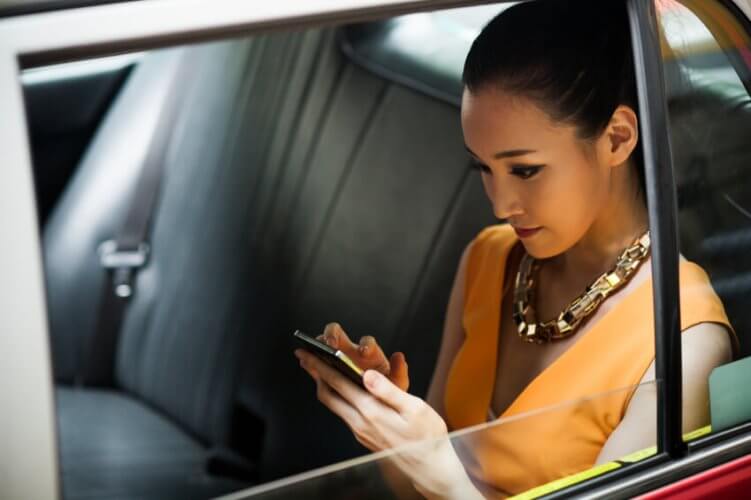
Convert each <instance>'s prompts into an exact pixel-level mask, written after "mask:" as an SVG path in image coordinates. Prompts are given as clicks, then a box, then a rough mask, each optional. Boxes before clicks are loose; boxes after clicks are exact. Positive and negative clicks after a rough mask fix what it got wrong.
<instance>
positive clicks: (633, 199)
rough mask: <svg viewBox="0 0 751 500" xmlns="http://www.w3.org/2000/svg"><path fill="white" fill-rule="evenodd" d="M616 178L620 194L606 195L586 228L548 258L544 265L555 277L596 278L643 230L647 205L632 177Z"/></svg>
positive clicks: (610, 265)
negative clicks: (583, 232) (568, 244)
mask: <svg viewBox="0 0 751 500" xmlns="http://www.w3.org/2000/svg"><path fill="white" fill-rule="evenodd" d="M624 170H625V169H624ZM619 180H621V181H622V182H621V183H614V184H621V188H620V189H619V188H618V186H617V185H616V186H614V189H613V191H614V193H621V195H620V196H611V197H610V198H609V202H608V203H607V204H606V205H605V206H604V207H602V208H601V209H600V210H599V214H598V217H597V218H596V219H595V221H594V223H593V224H592V225H591V226H590V228H589V230H588V231H587V232H586V233H585V234H584V236H583V237H582V238H581V239H580V240H579V241H578V242H577V243H576V244H575V245H574V246H573V247H571V248H570V249H568V250H567V251H566V252H564V253H562V254H560V255H557V256H555V257H552V258H550V259H548V260H549V262H547V263H546V266H549V271H553V273H554V274H555V275H557V276H558V278H559V279H560V278H563V279H565V278H566V277H567V276H570V277H572V278H574V281H578V280H577V279H576V278H577V277H578V279H582V278H586V279H594V278H596V277H597V276H599V275H600V274H602V273H603V272H606V271H608V270H609V269H610V268H611V267H612V266H613V265H614V264H615V262H616V260H617V258H618V256H619V255H620V254H621V253H622V252H623V250H624V249H625V248H626V247H628V246H629V245H631V244H632V243H633V242H634V240H635V239H636V238H638V237H639V236H641V235H642V234H643V233H644V231H646V230H647V228H648V225H649V224H648V216H647V208H646V206H645V205H644V202H643V201H642V198H641V196H640V195H639V193H638V184H635V179H634V180H632V179H619ZM629 181H631V182H629ZM624 184H625V185H624ZM624 187H626V189H623V188H624Z"/></svg>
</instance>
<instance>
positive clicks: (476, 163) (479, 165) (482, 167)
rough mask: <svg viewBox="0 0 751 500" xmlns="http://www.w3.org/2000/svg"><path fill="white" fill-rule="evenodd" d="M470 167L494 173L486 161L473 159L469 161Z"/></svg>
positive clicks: (486, 172) (484, 172)
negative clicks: (481, 161)
mask: <svg viewBox="0 0 751 500" xmlns="http://www.w3.org/2000/svg"><path fill="white" fill-rule="evenodd" d="M469 168H473V169H475V170H479V171H480V172H482V173H483V174H492V173H493V171H492V170H490V167H488V166H487V165H485V164H484V163H480V162H479V161H476V160H472V161H470V162H469Z"/></svg>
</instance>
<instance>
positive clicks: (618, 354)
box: [444, 225, 732, 494]
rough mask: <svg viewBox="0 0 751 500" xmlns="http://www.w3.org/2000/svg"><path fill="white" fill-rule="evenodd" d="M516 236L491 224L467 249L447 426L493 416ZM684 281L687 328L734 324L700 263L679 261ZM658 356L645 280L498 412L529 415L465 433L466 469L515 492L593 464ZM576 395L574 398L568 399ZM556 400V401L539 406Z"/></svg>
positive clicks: (684, 322) (452, 427)
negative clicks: (508, 267)
mask: <svg viewBox="0 0 751 500" xmlns="http://www.w3.org/2000/svg"><path fill="white" fill-rule="evenodd" d="M517 241H518V238H517V237H516V235H515V233H514V232H513V230H512V229H511V228H510V227H509V226H506V225H498V226H491V227H488V228H486V229H485V230H483V231H482V232H481V233H480V234H479V235H478V236H477V238H476V239H475V240H474V241H473V243H472V245H471V248H470V250H469V255H468V262H467V275H466V289H465V295H464V299H465V300H464V304H465V305H464V312H463V317H462V324H463V327H464V332H465V335H466V337H465V340H464V343H463V344H462V346H461V348H460V349H459V351H458V353H457V355H456V357H455V359H454V361H453V364H452V366H451V369H450V371H449V374H448V378H447V382H446V393H445V400H444V403H445V411H446V417H447V423H448V426H449V429H450V430H457V429H461V428H465V427H469V426H473V425H476V424H482V423H485V422H487V416H488V413H489V409H490V403H491V398H492V393H493V388H494V384H495V376H496V361H497V359H496V358H497V353H498V335H499V326H500V313H501V299H502V296H501V294H502V289H501V288H502V283H503V282H504V272H505V269H506V260H507V258H508V255H509V252H510V250H511V248H512V247H513V246H514V244H515V243H516V242H517ZM679 282H680V301H681V330H686V329H688V328H690V327H692V326H694V325H697V324H699V323H704V322H714V323H719V324H722V325H725V326H726V327H728V328H729V329H730V324H729V322H728V318H727V316H726V314H725V310H724V308H723V306H722V302H721V301H720V299H719V297H718V296H717V295H716V293H715V292H714V290H713V289H712V286H711V284H710V282H709V278H708V276H707V274H706V273H705V272H704V270H703V269H702V268H701V267H700V266H698V265H696V264H694V263H692V262H688V261H682V262H681V264H680V274H679ZM730 331H732V329H730ZM653 360H654V320H653V310H652V286H651V279H647V280H645V281H644V282H643V283H641V284H640V285H639V286H638V287H637V288H636V289H634V290H633V291H632V292H631V293H630V294H629V295H627V296H626V297H624V298H623V299H622V300H621V301H620V302H619V303H618V304H617V305H615V306H614V307H613V309H611V310H610V311H608V312H607V313H606V314H605V315H604V316H602V318H601V319H600V320H598V322H597V323H596V324H594V325H593V326H592V327H591V328H590V329H589V330H587V331H586V332H584V333H583V336H582V338H581V339H579V340H578V341H577V342H576V343H574V344H573V345H572V346H571V347H570V348H569V349H568V350H567V351H565V352H564V353H563V354H562V355H561V356H560V357H559V358H558V359H556V360H555V361H554V362H553V363H552V364H551V365H550V366H549V367H547V368H546V369H545V370H544V371H543V372H542V373H541V374H540V375H538V376H537V378H535V379H534V380H533V381H532V382H531V383H530V384H529V385H528V386H527V387H526V388H525V389H524V390H523V391H522V392H521V394H519V396H518V397H517V398H516V400H514V401H513V403H512V404H511V405H510V406H509V407H508V409H506V411H504V412H503V414H502V415H500V416H499V418H503V419H504V420H507V417H512V416H514V415H520V414H526V415H525V416H524V417H523V418H519V419H508V420H509V421H508V422H507V423H505V424H502V425H497V426H492V427H490V428H488V429H485V430H482V431H479V432H475V433H472V434H470V435H468V436H466V438H462V442H463V445H464V446H462V448H463V449H465V452H466V453H467V456H466V457H464V459H465V466H466V467H467V470H468V472H469V473H470V475H471V476H473V477H474V478H475V479H477V480H479V481H481V482H483V483H486V484H489V485H491V486H493V487H494V488H496V489H498V490H500V491H504V492H507V493H510V494H516V493H520V492H522V491H525V490H527V489H530V488H533V487H535V486H539V485H541V484H544V483H547V482H549V481H552V480H555V479H558V478H561V477H564V476H567V475H570V474H574V473H576V472H580V471H582V470H585V469H588V468H589V467H591V466H592V465H594V463H595V460H596V459H597V456H598V454H599V452H600V450H601V449H602V447H603V445H604V444H605V441H606V440H607V439H608V436H610V433H611V432H613V430H614V429H615V428H616V426H617V425H618V424H619V422H620V421H621V419H622V418H623V416H624V414H625V411H626V407H627V405H628V402H629V400H630V399H631V396H632V394H633V392H634V390H635V386H636V385H638V384H639V382H640V381H641V379H642V377H643V376H644V374H645V372H646V370H647V368H648V367H649V365H650V364H651V363H652V361H653ZM501 383H502V381H501ZM593 396H595V397H593ZM571 401H575V402H574V403H567V402H571ZM553 405H559V406H557V407H555V408H554V409H551V410H547V411H539V412H533V410H539V409H542V408H546V407H551V406H553ZM527 412H532V413H527ZM460 453H461V452H460Z"/></svg>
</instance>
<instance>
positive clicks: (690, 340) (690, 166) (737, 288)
mask: <svg viewBox="0 0 751 500" xmlns="http://www.w3.org/2000/svg"><path fill="white" fill-rule="evenodd" d="M657 5H658V15H659V20H660V25H661V28H662V30H663V33H664V39H663V43H664V45H663V57H664V60H665V70H666V86H667V92H668V96H669V99H668V110H669V121H670V133H671V140H672V147H673V158H674V169H675V176H676V187H677V191H678V213H679V230H680V244H681V252H682V253H683V255H684V256H685V257H686V258H687V259H688V260H691V261H695V262H697V263H699V264H700V265H701V266H702V267H703V268H704V269H705V270H706V271H707V272H708V274H709V276H710V278H711V281H712V287H713V290H714V292H716V293H717V295H718V296H719V297H720V298H721V302H722V307H723V308H724V311H725V313H726V314H727V317H728V319H729V323H730V325H731V326H732V329H733V332H732V333H723V331H726V330H727V328H726V327H719V328H720V331H717V328H716V327H717V325H711V326H709V328H710V329H713V330H715V331H714V332H712V331H706V332H700V333H699V335H693V334H691V333H690V334H689V335H691V337H686V338H684V346H685V345H689V346H691V349H697V348H698V351H701V352H702V353H703V354H704V355H707V353H709V352H712V353H713V354H712V355H713V356H714V357H716V358H717V359H718V360H722V361H724V362H728V361H730V360H731V356H733V357H734V358H735V359H736V362H735V363H732V364H731V365H728V366H723V367H721V368H718V369H716V370H715V371H714V372H711V374H710V371H709V369H708V368H707V367H706V366H703V363H702V361H701V357H700V356H697V354H696V352H697V351H696V350H694V351H691V350H689V351H686V349H685V348H684V353H686V355H685V359H684V362H683V378H684V399H689V400H690V398H694V397H697V394H698V393H706V391H709V396H710V398H709V400H710V406H709V407H708V408H706V409H705V411H706V412H707V414H708V415H710V416H711V423H712V426H713V430H714V431H722V430H727V429H728V428H731V427H733V426H735V425H739V424H742V423H744V422H748V421H750V420H751V408H748V407H746V406H745V403H743V401H745V400H747V398H744V397H740V394H741V393H740V392H739V391H743V390H744V389H743V388H742V387H743V386H744V385H745V383H744V382H743V380H745V379H747V376H748V373H749V371H748V370H749V368H748V366H749V364H748V361H749V360H748V359H747V358H746V357H747V356H748V355H749V343H748V334H749V328H750V327H751V316H749V314H748V308H747V304H746V303H747V297H748V294H749V293H750V292H751V281H749V276H751V274H749V273H750V272H751V261H749V259H748V254H749V253H748V251H747V244H748V242H751V239H749V236H748V235H750V234H751V204H750V203H749V200H751V197H750V196H749V194H750V193H751V183H749V180H748V179H749V175H748V174H749V165H750V164H751V163H749V160H751V142H750V141H749V139H751V132H750V131H751V97H750V96H749V88H750V87H749V84H751V79H750V78H749V77H750V76H751V72H750V69H751V57H749V54H751V52H750V49H751V43H750V42H751V38H749V34H748V32H747V31H746V29H745V25H744V24H743V23H741V22H740V19H739V18H738V17H737V13H736V12H735V11H732V10H730V9H728V7H727V6H725V5H723V4H722V3H721V2H696V1H692V0H685V1H682V2H677V1H660V2H658V3H657ZM705 293H708V290H706V289H701V288H700V287H699V288H697V289H692V290H689V291H686V292H685V293H684V296H682V297H681V305H682V311H681V315H682V317H683V318H684V323H685V322H690V321H691V318H692V317H693V315H694V314H695V312H696V311H694V310H692V309H691V308H690V307H689V306H687V305H688V304H690V303H691V300H692V298H693V297H691V295H694V294H696V295H697V296H698V295H699V294H705ZM718 318H720V320H721V319H722V318H721V317H720V316H718ZM705 327H706V325H701V326H699V328H705ZM700 336H704V338H703V339H702V338H701V337H700ZM698 346H701V347H700V348H699V347H698ZM731 351H732V352H731ZM696 417H697V416H696V415H687V416H686V415H684V422H685V421H686V419H687V418H688V419H690V418H696Z"/></svg>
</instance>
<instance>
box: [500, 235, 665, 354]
mask: <svg viewBox="0 0 751 500" xmlns="http://www.w3.org/2000/svg"><path fill="white" fill-rule="evenodd" d="M650 244H651V242H650V239H649V231H647V232H645V233H644V234H643V235H641V236H640V237H639V238H637V239H636V241H634V243H632V244H631V245H630V246H629V247H628V248H626V249H625V250H624V251H623V252H622V253H621V255H619V256H618V260H617V261H616V263H615V266H614V267H613V269H611V270H610V271H608V272H606V273H604V274H602V275H600V276H599V277H598V278H597V279H596V280H595V281H594V282H592V284H591V285H589V286H588V287H587V289H586V290H585V291H584V293H583V294H582V295H580V296H579V297H577V298H576V299H574V300H573V301H572V302H571V303H570V304H569V305H568V307H566V309H564V310H563V312H561V313H560V314H559V315H558V317H557V318H554V319H552V320H550V321H547V322H541V323H538V322H537V317H536V313H535V309H534V306H533V304H534V303H535V288H536V286H537V284H536V280H537V277H538V276H539V270H540V262H539V261H537V260H536V259H534V258H533V257H532V256H530V255H529V254H528V253H525V254H524V256H523V257H522V260H521V263H520V264H519V271H518V272H517V273H516V280H515V282H514V306H513V314H512V316H513V318H514V322H515V323H516V328H517V332H518V334H519V337H521V338H522V339H523V340H524V341H526V342H533V343H537V344H543V343H546V342H551V341H553V340H560V339H564V338H566V337H569V336H571V335H573V333H574V332H575V331H576V329H577V328H578V327H579V325H580V324H581V323H582V321H583V320H584V319H585V318H586V317H587V316H589V315H590V314H592V313H593V312H594V311H595V310H596V309H597V308H598V307H599V306H600V304H601V303H602V302H603V301H604V300H605V299H606V298H607V297H608V296H609V295H610V294H612V293H613V292H614V291H616V290H617V289H619V288H621V287H622V286H623V285H624V284H626V283H627V282H628V281H629V280H630V279H631V277H632V276H633V274H634V273H635V272H636V270H637V269H638V268H639V266H640V265H641V263H642V262H644V260H645V259H646V258H647V256H648V255H649V248H650Z"/></svg>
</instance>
